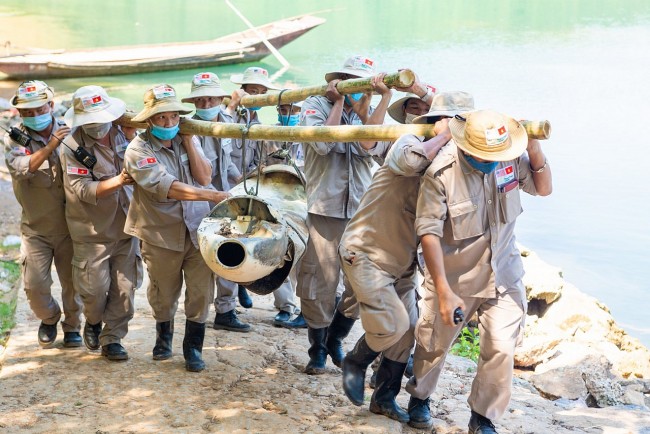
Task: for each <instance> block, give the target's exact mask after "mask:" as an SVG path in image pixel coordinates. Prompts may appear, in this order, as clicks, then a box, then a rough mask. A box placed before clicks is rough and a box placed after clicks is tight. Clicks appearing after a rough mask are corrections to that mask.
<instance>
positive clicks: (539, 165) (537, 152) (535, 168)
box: [526, 139, 553, 196]
mask: <svg viewBox="0 0 650 434" xmlns="http://www.w3.org/2000/svg"><path fill="white" fill-rule="evenodd" d="M526 150H527V151H528V158H529V159H530V170H531V172H532V174H533V183H534V184H535V190H537V194H539V195H540V196H548V195H549V194H551V192H552V191H553V180H552V176H551V167H550V166H549V165H548V162H547V161H546V156H545V155H544V152H543V151H542V146H541V145H540V143H539V140H536V139H528V147H527V148H526Z"/></svg>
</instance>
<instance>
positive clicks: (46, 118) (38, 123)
mask: <svg viewBox="0 0 650 434" xmlns="http://www.w3.org/2000/svg"><path fill="white" fill-rule="evenodd" d="M51 123H52V114H51V113H45V114H42V115H38V116H34V117H27V118H23V125H25V126H26V127H27V128H29V129H30V130H34V131H43V130H44V129H45V128H47V127H49V126H50V124H51Z"/></svg>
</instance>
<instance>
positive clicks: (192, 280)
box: [142, 231, 214, 324]
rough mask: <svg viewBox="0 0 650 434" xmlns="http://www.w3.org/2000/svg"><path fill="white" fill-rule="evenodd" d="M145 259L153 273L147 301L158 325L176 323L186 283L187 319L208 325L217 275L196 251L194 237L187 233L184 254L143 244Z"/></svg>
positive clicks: (150, 271)
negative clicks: (159, 323)
mask: <svg viewBox="0 0 650 434" xmlns="http://www.w3.org/2000/svg"><path fill="white" fill-rule="evenodd" d="M142 257H143V259H144V262H145V263H146V264H147V271H148V273H149V288H148V289H147V299H148V300H149V304H150V305H151V308H152V310H153V317H154V318H155V320H156V322H167V321H171V320H172V319H174V315H175V314H176V309H177V308H178V299H179V298H180V296H181V289H182V287H183V280H185V317H186V318H187V319H188V320H189V321H192V322H196V323H201V324H203V323H205V321H206V320H207V318H208V311H209V309H210V303H211V302H212V298H213V297H214V274H213V273H212V270H210V268H208V266H207V265H206V263H205V261H204V260H203V256H201V252H200V251H199V250H198V249H197V248H196V247H194V244H193V243H192V240H191V239H190V233H189V232H187V231H186V232H185V244H184V248H183V251H182V252H178V251H175V250H170V249H166V248H164V247H159V246H154V245H152V244H149V243H147V242H146V241H142Z"/></svg>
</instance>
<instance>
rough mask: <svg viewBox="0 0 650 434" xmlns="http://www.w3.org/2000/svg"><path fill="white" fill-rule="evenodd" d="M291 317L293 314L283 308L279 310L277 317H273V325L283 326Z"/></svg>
mask: <svg viewBox="0 0 650 434" xmlns="http://www.w3.org/2000/svg"><path fill="white" fill-rule="evenodd" d="M290 318H291V314H290V313H289V312H287V311H286V310H281V311H280V312H278V314H277V315H276V316H275V318H273V325H274V326H276V327H282V323H285V322H287V321H289V319H290Z"/></svg>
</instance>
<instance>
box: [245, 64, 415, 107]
mask: <svg viewBox="0 0 650 434" xmlns="http://www.w3.org/2000/svg"><path fill="white" fill-rule="evenodd" d="M370 80H371V77H369V78H351V79H349V80H342V81H340V82H338V83H337V84H336V90H338V91H339V93H340V94H341V95H348V94H351V93H357V92H370V91H371V90H372V86H371V85H370ZM414 82H415V73H414V72H413V71H411V70H410V69H402V70H401V71H399V72H396V73H394V74H390V75H386V77H384V83H385V84H386V86H388V87H409V86H411V85H412V84H413V83H414ZM326 91H327V85H326V84H324V85H321V86H309V87H301V88H298V89H289V90H286V91H284V92H282V98H281V102H282V104H291V103H292V102H298V101H304V100H305V99H307V97H308V96H313V95H325V92H326ZM278 102H280V92H273V93H265V94H262V95H248V96H245V97H243V98H242V99H241V102H240V105H243V106H244V107H266V106H276V105H278Z"/></svg>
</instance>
